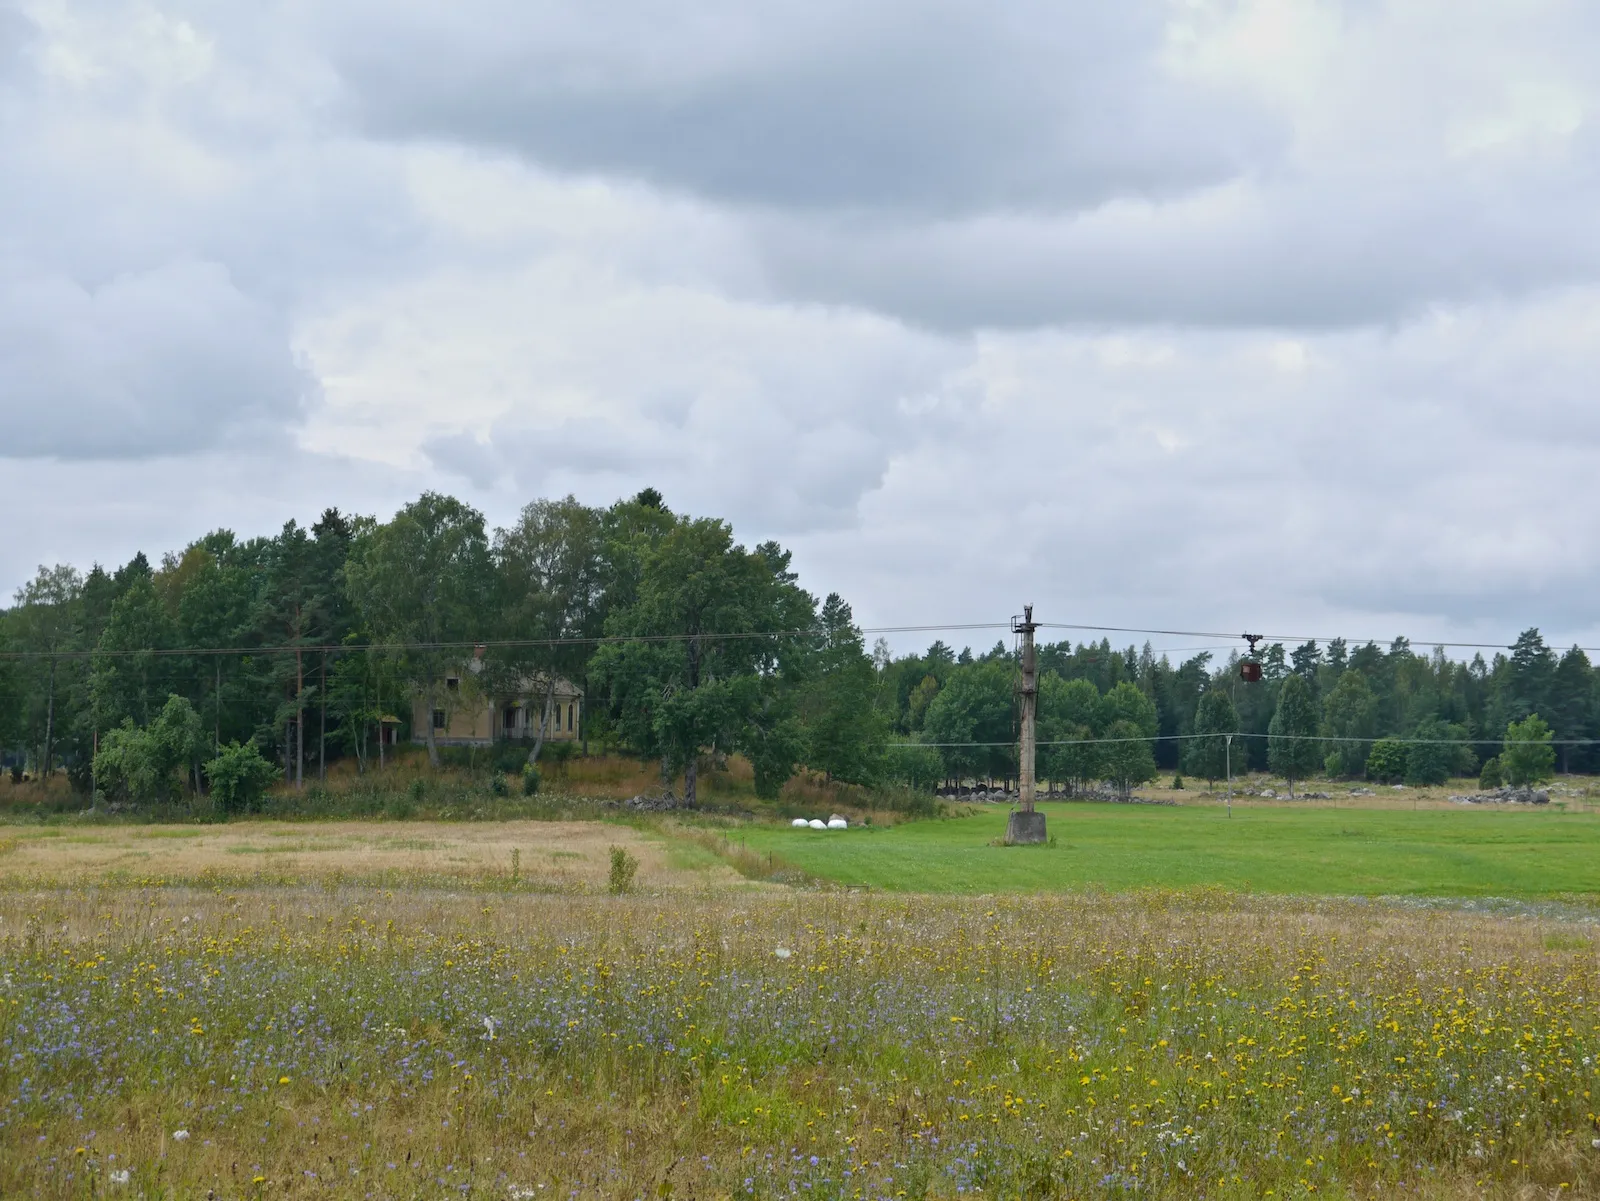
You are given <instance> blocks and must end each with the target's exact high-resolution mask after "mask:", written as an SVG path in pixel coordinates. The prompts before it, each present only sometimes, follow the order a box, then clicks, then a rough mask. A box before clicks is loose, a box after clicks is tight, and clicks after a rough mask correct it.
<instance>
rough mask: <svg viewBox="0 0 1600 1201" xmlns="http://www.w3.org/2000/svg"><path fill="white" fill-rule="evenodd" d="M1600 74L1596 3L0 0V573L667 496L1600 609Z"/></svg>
mask: <svg viewBox="0 0 1600 1201" xmlns="http://www.w3.org/2000/svg"><path fill="white" fill-rule="evenodd" d="M1597 64H1600V9H1597V8H1596V6H1595V5H1594V4H1593V3H1592V2H1590V0H1565V2H1563V0H1347V2H1346V3H1342V4H1341V3H1335V2H1332V0H1236V2H1235V0H1121V2H1119V3H1114V4H1111V3H1105V2H1104V0H1049V2H1044V0H1011V2H1009V3H1006V4H1000V5H996V4H992V3H991V4H980V3H977V2H975V0H972V2H966V3H957V2H951V0H915V2H912V0H869V2H867V3H863V2H862V0H850V2H848V3H847V2H845V0H803V2H801V0H765V2H763V3H757V4H752V3H750V2H749V0H673V2H672V3H662V2H661V0H570V2H568V0H455V2H453V3H450V4H439V3H435V2H430V3H421V2H419V0H285V2H282V3H271V2H269V3H267V4H262V5H241V4H236V3H222V2H221V0H217V2H214V3H207V2H204V0H152V2H150V3H123V2H120V0H70V2H67V0H19V2H16V3H13V2H12V0H0V506H3V509H0V511H3V512H4V514H5V519H4V524H3V527H0V528H3V533H0V586H3V587H4V589H5V591H6V592H7V593H9V591H10V590H11V589H12V588H14V587H15V586H16V585H17V584H18V583H20V582H21V581H22V580H23V579H24V578H25V577H27V576H29V575H31V574H32V572H33V570H34V569H35V567H36V566H37V565H38V564H40V563H50V562H56V561H70V562H73V563H77V564H79V565H80V566H87V565H88V564H89V563H91V562H93V561H95V560H99V561H101V562H104V563H107V564H115V563H119V562H121V561H123V560H125V559H126V558H127V557H128V556H129V555H131V554H132V553H133V552H134V551H136V550H140V549H143V550H144V551H145V552H146V553H148V554H150V555H151V556H152V558H155V557H158V556H159V555H160V553H161V552H162V551H165V550H170V549H176V548H181V547H182V546H183V545H184V544H185V543H187V542H188V541H190V540H192V539H193V538H195V537H197V536H198V535H200V534H202V533H204V532H205V531H206V530H207V529H210V528H213V527H215V526H228V527H230V528H233V529H235V530H237V531H239V532H241V533H246V534H254V533H270V532H273V531H275V530H276V528H277V527H278V526H280V525H281V524H282V522H283V521H284V520H286V519H288V518H290V517H295V518H298V519H300V520H302V521H309V520H312V519H314V518H315V517H316V515H317V514H318V513H319V512H320V511H321V509H322V508H323V507H325V506H327V505H330V504H333V505H339V506H340V507H342V508H345V509H347V510H354V511H359V512H370V513H376V514H379V515H381V516H387V515H388V514H390V513H392V512H393V510H394V509H395V508H396V507H397V506H398V505H399V504H401V503H404V502H405V501H406V500H408V499H410V498H411V497H413V496H415V495H416V494H417V493H418V492H420V491H421V490H422V489H424V488H435V489H441V490H445V491H449V492H452V493H455V494H456V495H458V496H461V497H462V498H464V499H466V500H469V501H471V502H472V503H474V504H476V505H478V506H479V507H481V508H482V509H483V510H484V511H485V513H486V514H487V515H488V517H489V519H490V522H491V524H493V523H504V522H506V521H508V520H509V519H510V518H511V517H512V516H513V514H514V513H515V512H516V510H517V509H518V508H519V507H520V506H521V505H522V504H523V503H524V502H526V501H527V500H529V499H532V498H534V497H537V496H553V495H560V494H565V493H567V492H573V493H576V494H577V495H578V496H579V497H580V498H581V499H583V500H586V501H590V502H594V503H608V502H609V501H611V500H613V499H614V498H616V497H617V496H620V495H624V494H632V493H634V492H636V491H637V490H638V489H639V488H641V487H644V486H646V485H650V486H654V487H656V488H658V489H659V490H661V491H662V492H663V493H664V494H665V496H666V498H667V501H668V503H669V504H670V505H671V506H672V507H673V508H674V509H676V510H679V511H689V512H692V513H696V514H711V515H718V516H724V517H726V518H728V519H729V520H731V521H732V522H733V524H734V527H735V530H736V532H737V534H738V535H739V536H740V537H741V538H742V539H744V540H746V541H757V540H761V539H764V538H768V537H776V538H778V539H780V540H782V541H783V542H784V543H785V544H786V545H788V546H790V547H792V548H793V549H794V551H795V555H796V562H797V564H798V566H799V569H800V571H801V573H802V580H803V582H804V583H805V584H806V586H808V587H809V588H810V589H811V590H812V591H814V592H817V593H819V594H820V593H824V592H827V591H830V590H837V591H839V592H841V593H842V594H843V595H844V596H845V597H846V599H848V600H849V601H851V602H852V603H853V605H854V606H855V611H856V615H857V617H858V619H859V620H860V621H861V622H862V623H863V624H866V625H869V626H873V625H893V624H912V623H935V622H972V621H985V620H1003V619H1004V618H1006V617H1007V616H1008V615H1010V614H1012V613H1014V612H1017V611H1018V610H1019V609H1020V607H1021V605H1022V604H1023V602H1025V601H1031V602H1033V603H1034V604H1035V605H1036V606H1037V615H1038V616H1039V617H1041V618H1043V619H1045V620H1049V621H1062V622H1079V623H1088V624H1104V625H1119V626H1132V625H1154V626H1158V627H1161V628H1182V629H1207V630H1209V629H1222V630H1235V629H1243V628H1247V627H1248V628H1252V629H1266V630H1269V631H1273V632H1292V633H1300V632H1304V633H1316V634H1345V635H1349V636H1354V637H1367V636H1373V637H1380V638H1387V637H1390V636H1392V635H1394V634H1408V635H1410V636H1412V637H1414V638H1417V639H1419V640H1421V639H1427V638H1437V637H1459V638H1467V639H1472V638H1481V639H1485V640H1488V641H1500V640H1503V639H1509V638H1510V637H1511V636H1513V635H1514V634H1515V632H1516V631H1518V630H1520V629H1522V628H1524V627H1526V626H1529V625H1539V626H1541V627H1543V628H1544V629H1545V630H1546V632H1547V633H1548V634H1549V635H1550V636H1551V637H1552V638H1554V639H1557V640H1560V641H1564V642H1571V641H1573V640H1581V641H1584V642H1585V644H1591V643H1595V642H1600V608H1597V607H1596V605H1595V604H1594V598H1595V597H1596V596H1597V595H1600V506H1597V505H1596V504H1595V499H1596V484H1595V477H1596V468H1597V466H1600V454H1597V452H1600V404H1597V383H1596V381H1600V219H1597V214H1600V120H1597V118H1600V66H1597ZM953 640H954V641H957V642H958V644H959V642H960V641H963V640H964V639H962V638H959V637H958V638H955V639H953ZM971 640H972V641H973V642H975V643H978V644H984V643H987V642H989V641H992V637H990V636H986V635H974V636H972V637H971ZM914 641H918V640H917V639H904V640H901V642H902V644H903V645H909V644H910V643H911V642H914ZM1119 641H1125V639H1119ZM1156 641H1157V644H1158V645H1172V646H1185V645H1191V644H1192V642H1193V640H1185V639H1182V638H1176V639H1174V638H1169V639H1165V640H1162V639H1157V640H1156Z"/></svg>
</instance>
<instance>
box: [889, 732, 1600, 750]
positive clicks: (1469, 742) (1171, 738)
mask: <svg viewBox="0 0 1600 1201" xmlns="http://www.w3.org/2000/svg"><path fill="white" fill-rule="evenodd" d="M1230 737H1231V738H1263V739H1267V740H1269V741H1270V740H1272V739H1275V738H1276V739H1284V738H1298V739H1300V740H1302V741H1304V742H1342V743H1353V742H1354V743H1368V744H1371V743H1378V742H1399V743H1404V744H1405V745H1406V746H1483V745H1484V744H1485V743H1499V744H1501V745H1503V746H1597V745H1600V738H1554V739H1552V738H1520V739H1516V738H1513V739H1507V738H1345V737H1342V736H1340V735H1337V734H1258V733H1249V732H1246V731H1243V730H1236V731H1233V732H1231V733H1224V734H1138V735H1133V736H1130V737H1125V738H1056V739H1048V740H1047V739H1043V738H1041V739H1040V740H1039V741H1038V742H1037V743H1035V745H1036V746H1105V745H1107V744H1108V743H1113V742H1188V741H1190V740H1192V739H1195V738H1216V739H1219V740H1220V739H1225V738H1230ZM884 745H885V746H892V747H902V746H925V747H933V748H953V747H994V746H1016V745H1017V743H1016V739H1012V740H1011V741H1010V742H889V743H885V744H884Z"/></svg>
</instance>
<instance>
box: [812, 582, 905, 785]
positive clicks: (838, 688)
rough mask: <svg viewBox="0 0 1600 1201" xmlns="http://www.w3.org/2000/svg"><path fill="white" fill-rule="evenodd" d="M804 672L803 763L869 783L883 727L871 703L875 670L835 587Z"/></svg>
mask: <svg viewBox="0 0 1600 1201" xmlns="http://www.w3.org/2000/svg"><path fill="white" fill-rule="evenodd" d="M807 674H808V677H809V678H808V679H807V681H806V683H805V685H804V686H803V688H802V691H801V700H800V714H801V720H802V721H803V722H804V726H805V761H806V765H807V766H808V767H810V768H812V769H813V770H814V771H821V772H824V773H826V774H827V775H828V777H829V778H831V779H835V780H843V781H845V782H846V783H850V784H865V783H868V782H869V781H870V780H872V779H873V778H874V777H875V776H876V775H877V774H878V771H879V768H880V767H881V763H882V756H883V743H884V738H885V736H886V733H887V731H886V729H885V722H884V721H883V719H882V717H881V715H880V714H879V713H878V711H877V710H876V708H875V707H874V705H873V700H874V697H875V693H876V687H877V673H876V672H875V670H874V669H873V666H872V660H871V659H870V658H868V657H867V652H866V646H865V643H864V642H863V640H862V637H861V631H860V630H859V629H857V628H856V625H855V619H854V616H853V614H852V613H851V611H850V606H849V605H848V604H846V603H845V601H844V599H843V598H842V597H840V596H839V594H838V593H837V592H831V593H829V594H828V598H827V599H826V600H825V601H823V603H822V611H821V613H820V614H819V615H818V618H817V632H816V640H815V642H814V648H813V651H812V655H811V661H810V663H809V664H808V673H807Z"/></svg>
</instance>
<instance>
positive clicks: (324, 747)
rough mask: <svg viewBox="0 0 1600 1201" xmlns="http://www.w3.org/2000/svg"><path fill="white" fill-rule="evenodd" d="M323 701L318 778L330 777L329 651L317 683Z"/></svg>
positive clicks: (319, 731) (323, 660)
mask: <svg viewBox="0 0 1600 1201" xmlns="http://www.w3.org/2000/svg"><path fill="white" fill-rule="evenodd" d="M317 692H318V694H319V696H318V699H319V700H321V702H322V719H321V720H322V724H321V726H320V727H319V728H318V729H317V779H319V780H326V779H327V778H328V652H327V651H323V652H322V680H321V682H320V683H318V685H317Z"/></svg>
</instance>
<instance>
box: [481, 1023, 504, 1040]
mask: <svg viewBox="0 0 1600 1201" xmlns="http://www.w3.org/2000/svg"><path fill="white" fill-rule="evenodd" d="M499 1024H500V1023H499V1022H498V1021H496V1020H495V1019H494V1018H484V1019H483V1035H482V1036H481V1037H482V1038H483V1039H484V1041H486V1042H491V1043H492V1042H493V1041H494V1031H495V1027H496V1026H498V1025H499Z"/></svg>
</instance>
